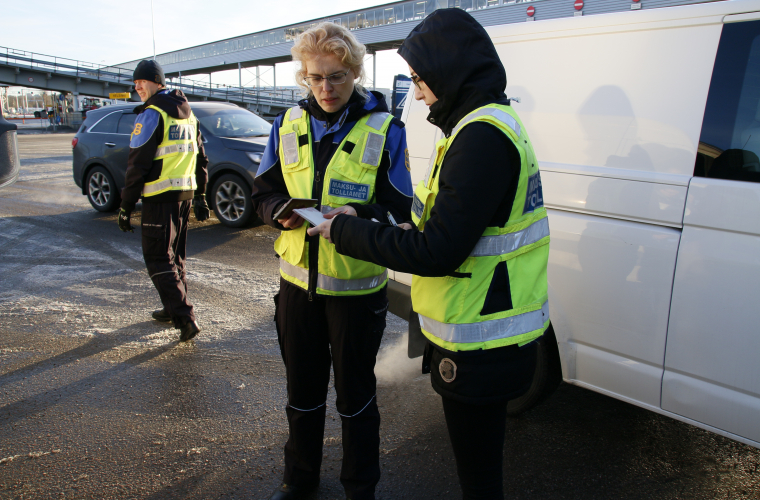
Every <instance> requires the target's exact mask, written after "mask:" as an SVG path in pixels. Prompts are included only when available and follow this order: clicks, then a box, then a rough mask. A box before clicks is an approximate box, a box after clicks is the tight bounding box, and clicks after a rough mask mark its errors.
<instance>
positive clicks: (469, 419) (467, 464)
mask: <svg viewBox="0 0 760 500" xmlns="http://www.w3.org/2000/svg"><path fill="white" fill-rule="evenodd" d="M442 400H443V414H444V415H445V417H446V427H447V428H448V430H449V438H450V439H451V446H452V448H454V456H455V457H456V461H457V475H458V476H459V484H460V486H461V487H462V498H463V499H464V500H503V499H504V484H503V472H502V470H503V453H504V433H505V428H506V424H507V422H506V421H507V401H502V402H499V403H491V404H487V405H474V404H469V403H461V402H459V401H456V400H454V399H451V398H447V397H444V398H442Z"/></svg>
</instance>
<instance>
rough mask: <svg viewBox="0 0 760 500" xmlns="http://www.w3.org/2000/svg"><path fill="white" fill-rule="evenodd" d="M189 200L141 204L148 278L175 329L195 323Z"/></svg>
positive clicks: (144, 253)
mask: <svg viewBox="0 0 760 500" xmlns="http://www.w3.org/2000/svg"><path fill="white" fill-rule="evenodd" d="M190 204H191V201H190V200H186V201H174V202H167V203H150V202H146V201H143V204H142V224H141V226H142V227H141V229H142V248H143V258H144V259H145V266H146V267H147V268H148V275H149V276H150V279H151V280H153V285H155V287H156V290H158V295H159V297H161V303H162V304H163V305H164V308H165V309H166V311H167V312H168V313H169V314H170V315H171V317H172V321H173V322H174V326H175V327H176V328H179V327H180V325H182V324H184V323H186V322H188V321H191V320H192V321H195V314H194V313H193V305H192V304H191V303H190V301H189V300H188V299H187V280H186V278H185V246H186V243H187V223H188V219H189V218H190Z"/></svg>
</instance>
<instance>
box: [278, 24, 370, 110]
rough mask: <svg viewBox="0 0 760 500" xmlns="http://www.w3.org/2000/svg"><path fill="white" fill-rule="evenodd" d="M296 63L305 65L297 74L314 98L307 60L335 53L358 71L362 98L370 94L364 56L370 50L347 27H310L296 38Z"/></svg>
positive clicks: (357, 84) (294, 58)
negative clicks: (367, 88)
mask: <svg viewBox="0 0 760 500" xmlns="http://www.w3.org/2000/svg"><path fill="white" fill-rule="evenodd" d="M290 53H291V55H292V56H293V60H294V61H298V62H300V63H301V66H300V68H299V69H298V70H297V71H296V83H298V85H300V86H301V88H303V89H304V90H305V91H306V95H307V96H310V95H311V93H312V92H311V88H310V87H309V86H308V85H306V83H305V82H304V78H305V77H306V61H308V60H309V59H312V58H314V57H316V56H321V55H327V54H333V55H335V56H336V57H337V58H338V59H340V61H341V62H342V63H343V64H344V65H345V66H346V67H347V68H348V69H352V70H354V76H356V78H357V79H356V81H355V84H354V88H356V90H358V91H359V93H361V94H362V95H366V94H367V91H366V90H364V86H363V85H364V81H365V80H366V77H367V75H366V73H365V72H364V56H365V54H366V53H367V48H366V47H365V46H364V44H362V43H360V42H359V40H357V39H356V37H355V36H354V35H353V33H351V32H350V31H348V30H347V29H346V28H344V27H343V26H341V25H339V24H335V23H330V22H324V23H320V24H318V25H316V26H314V27H313V28H310V29H308V30H306V31H304V32H303V33H301V34H300V35H298V38H296V42H295V44H294V45H293V48H291V49H290Z"/></svg>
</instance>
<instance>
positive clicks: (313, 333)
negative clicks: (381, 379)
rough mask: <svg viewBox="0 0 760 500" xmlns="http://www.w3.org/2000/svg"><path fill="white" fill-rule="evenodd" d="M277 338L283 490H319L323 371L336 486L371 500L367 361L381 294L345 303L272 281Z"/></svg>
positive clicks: (379, 319) (381, 312) (371, 358)
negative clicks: (330, 407) (331, 410)
mask: <svg viewBox="0 0 760 500" xmlns="http://www.w3.org/2000/svg"><path fill="white" fill-rule="evenodd" d="M275 304H276V312H275V321H276V324H277V336H278V340H279V342H280V352H281V353H282V358H283V361H284V362H285V372H286V374H287V385H288V406H287V408H286V414H287V417H288V424H289V427H290V436H289V437H288V441H287V443H286V444H285V474H284V477H283V482H284V483H286V484H294V485H297V486H311V485H314V484H316V483H318V482H319V470H320V467H321V464H322V442H323V439H324V429H325V406H326V400H327V390H328V384H329V382H330V363H331V362H332V366H333V372H334V374H335V392H336V393H337V401H336V407H337V410H338V413H339V414H340V416H341V422H342V427H343V465H342V467H341V472H340V481H341V483H342V484H343V488H344V489H345V491H346V496H348V497H349V498H352V499H355V500H363V499H374V498H375V486H376V485H377V482H378V481H379V480H380V453H379V448H380V412H379V411H378V409H377V400H376V387H375V383H376V380H375V359H376V356H377V351H378V349H379V348H380V340H381V339H382V336H383V330H384V329H385V315H386V312H387V310H388V299H387V297H386V289H385V288H383V289H382V290H380V291H378V292H375V293H372V294H369V295H358V296H348V297H330V296H324V295H316V294H314V296H313V300H311V301H310V300H309V296H308V294H307V293H306V292H305V291H304V290H302V289H301V288H299V287H297V286H295V285H291V284H290V283H288V282H286V281H285V280H282V279H281V280H280V293H279V294H278V295H277V296H275Z"/></svg>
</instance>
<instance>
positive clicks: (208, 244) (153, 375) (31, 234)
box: [0, 134, 760, 500]
mask: <svg viewBox="0 0 760 500" xmlns="http://www.w3.org/2000/svg"><path fill="white" fill-rule="evenodd" d="M72 137H73V134H36V135H20V136H19V138H18V139H19V149H20V157H21V164H22V165H21V174H20V177H19V180H18V182H17V183H16V184H15V185H13V186H11V187H8V188H5V189H3V190H1V191H0V498H3V499H5V498H8V499H48V498H71V499H133V498H134V499H175V498H176V499H184V498H188V499H212V498H222V499H243V498H250V499H264V498H268V495H269V494H270V493H271V492H272V491H273V489H274V488H275V487H276V486H277V485H278V484H279V482H280V479H281V475H282V446H283V445H284V442H285V440H286V438H287V423H286V420H285V410H284V407H285V403H286V394H285V372H284V369H283V365H282V360H281V358H280V355H279V350H278V346H277V338H276V333H275V329H274V323H273V322H272V316H273V314H274V304H273V302H272V297H273V295H274V294H275V292H276V290H277V287H278V280H279V278H278V272H277V265H278V261H277V258H276V256H275V254H274V250H273V242H274V240H275V238H276V237H277V231H275V230H273V229H271V228H268V227H266V226H254V227H250V228H246V229H240V230H235V229H230V228H227V227H225V226H222V225H221V224H219V223H218V221H216V219H214V218H213V217H212V219H211V220H209V221H206V222H203V223H198V222H197V221H195V220H192V221H191V226H190V231H189V236H188V242H189V243H188V256H189V259H188V268H189V273H188V277H189V290H190V291H189V294H190V298H191V300H192V302H193V303H194V305H195V307H196V311H197V315H198V319H199V323H200V325H201V327H202V328H203V331H202V332H201V333H200V335H199V336H198V337H197V338H196V339H195V340H194V341H191V342H189V343H183V344H180V343H179V342H177V338H178V334H177V331H176V330H174V329H173V328H171V327H168V326H167V324H161V323H157V322H155V321H153V320H152V319H151V317H150V313H151V311H153V310H154V309H157V308H159V307H160V302H159V299H158V294H157V293H156V291H155V289H154V288H153V286H152V284H151V282H150V280H149V278H148V276H147V274H146V272H145V267H144V264H143V262H142V255H141V250H140V235H139V226H138V227H137V228H136V231H135V234H130V233H122V232H121V231H119V230H118V227H117V224H116V214H115V213H99V212H96V211H95V210H94V209H92V208H91V207H90V205H89V203H88V202H87V199H86V197H85V196H83V195H82V194H81V190H80V189H79V188H77V186H76V185H75V183H74V181H73V179H72V176H71V144H70V142H71V139H72ZM135 216H136V217H137V219H136V220H138V221H139V205H138V212H136V213H135ZM406 329H407V324H406V322H405V321H403V320H401V319H399V318H397V317H395V316H392V315H389V319H388V328H387V329H386V332H385V336H384V340H383V345H382V347H381V354H380V360H379V363H378V368H377V370H376V372H377V375H378V380H379V382H378V404H379V406H380V412H381V416H382V419H383V420H382V427H381V465H382V479H381V480H380V484H379V485H378V488H377V498H379V499H402V498H403V499H456V498H461V494H460V493H459V487H458V483H457V478H456V467H455V463H454V459H453V456H452V452H451V446H450V444H449V441H448V437H447V433H446V427H445V422H444V418H443V413H442V409H441V403H440V398H439V397H438V396H437V395H436V394H435V392H434V391H433V390H432V389H431V387H430V382H429V379H428V377H427V376H422V375H420V373H419V360H408V359H406V356H405V350H406V347H405V334H406ZM334 398H335V392H334V389H332V388H331V390H330V400H329V401H328V419H327V420H328V421H327V429H326V431H325V440H324V444H325V446H324V459H323V465H322V482H321V485H320V488H319V490H318V491H317V493H316V494H315V495H314V496H313V498H314V499H315V500H323V499H325V500H326V499H342V498H344V496H343V490H342V487H341V484H340V481H339V479H338V476H339V473H340V464H341V431H340V418H339V416H338V415H337V413H336V412H335V405H334ZM504 456H505V461H504V478H505V479H504V484H505V490H506V492H507V498H510V499H608V498H615V499H618V498H626V499H628V498H630V499H713V498H720V499H734V498H747V499H750V498H751V499H760V450H758V449H756V448H752V447H750V446H746V445H743V444H740V443H737V442H734V441H732V440H730V439H726V438H723V437H720V436H717V435H714V434H712V433H710V432H707V431H703V430H701V429H697V428H695V427H692V426H689V425H687V424H684V423H681V422H678V421H675V420H672V419H670V418H668V417H664V416H661V415H656V414H653V413H651V412H649V411H647V410H644V409H641V408H638V407H635V406H632V405H629V404H627V403H624V402H621V401H618V400H615V399H612V398H609V397H606V396H603V395H600V394H596V393H593V392H591V391H588V390H585V389H581V388H578V387H574V386H571V385H568V384H562V385H561V386H560V388H559V389H558V390H557V392H556V393H555V394H554V395H553V396H552V397H551V398H550V399H548V400H547V401H546V402H545V403H543V404H542V405H540V406H538V407H537V408H535V409H533V410H531V411H529V412H528V413H526V414H524V415H522V416H521V417H519V418H515V419H509V420H508V422H507V438H506V442H505V447H504Z"/></svg>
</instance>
